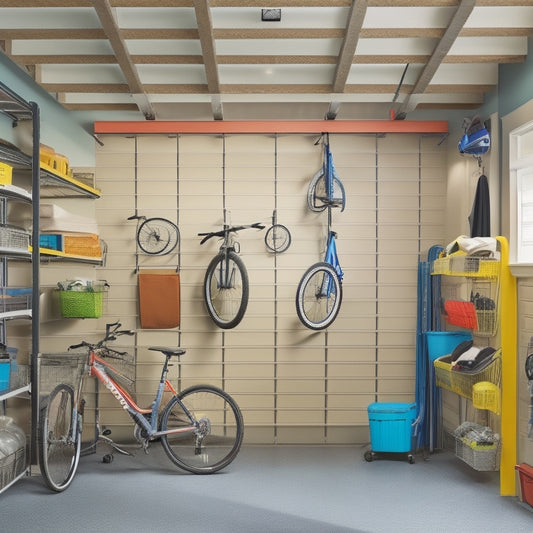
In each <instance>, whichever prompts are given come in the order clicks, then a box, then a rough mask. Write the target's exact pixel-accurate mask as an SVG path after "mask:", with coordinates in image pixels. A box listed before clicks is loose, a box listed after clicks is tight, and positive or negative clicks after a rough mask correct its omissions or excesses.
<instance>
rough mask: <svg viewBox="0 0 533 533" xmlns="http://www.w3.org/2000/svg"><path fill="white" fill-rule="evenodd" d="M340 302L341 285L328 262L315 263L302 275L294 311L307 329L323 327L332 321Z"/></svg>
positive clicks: (335, 316) (337, 311)
mask: <svg viewBox="0 0 533 533" xmlns="http://www.w3.org/2000/svg"><path fill="white" fill-rule="evenodd" d="M341 302H342V285H341V282H340V280H339V276H337V273H336V272H335V269H334V268H333V267H332V266H331V265H330V264H329V263H323V262H321V263H315V264H314V265H312V266H311V267H310V268H309V269H308V270H307V271H306V272H305V274H304V275H303V276H302V279H301V280H300V283H299V284H298V290H297V291H296V312H297V313H298V318H299V319H300V321H301V322H302V324H303V325H304V326H306V327H308V328H309V329H314V330H320V329H325V328H327V327H328V326H329V325H331V324H332V323H333V321H334V320H335V318H337V314H338V313H339V310H340V307H341Z"/></svg>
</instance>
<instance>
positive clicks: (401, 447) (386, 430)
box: [367, 402, 416, 452]
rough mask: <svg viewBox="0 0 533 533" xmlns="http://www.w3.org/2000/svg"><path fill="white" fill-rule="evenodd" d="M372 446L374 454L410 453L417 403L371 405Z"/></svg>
mask: <svg viewBox="0 0 533 533" xmlns="http://www.w3.org/2000/svg"><path fill="white" fill-rule="evenodd" d="M367 410H368V422H369V425H370V445H371V446H372V451H374V452H409V451H411V449H412V441H411V439H412V434H413V429H412V424H413V421H414V419H415V418H416V403H387V402H383V403H381V402H376V403H371V404H370V405H369V406H368V408H367Z"/></svg>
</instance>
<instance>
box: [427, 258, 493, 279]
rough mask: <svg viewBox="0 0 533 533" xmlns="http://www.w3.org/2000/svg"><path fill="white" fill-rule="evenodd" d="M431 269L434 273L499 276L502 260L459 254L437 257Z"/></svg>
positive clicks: (480, 276) (486, 276)
mask: <svg viewBox="0 0 533 533" xmlns="http://www.w3.org/2000/svg"><path fill="white" fill-rule="evenodd" d="M431 270H432V271H431V273H432V274H434V275H435V274H445V275H447V276H463V277H479V278H497V277H498V275H499V273H500V262H499V261H498V260H496V259H490V258H486V257H472V256H469V255H462V254H459V255H451V256H447V257H443V258H440V259H436V260H435V261H433V264H432V269H431Z"/></svg>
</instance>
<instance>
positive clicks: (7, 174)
mask: <svg viewBox="0 0 533 533" xmlns="http://www.w3.org/2000/svg"><path fill="white" fill-rule="evenodd" d="M12 177H13V167H11V166H9V165H7V164H6V163H0V184H1V185H11V180H12Z"/></svg>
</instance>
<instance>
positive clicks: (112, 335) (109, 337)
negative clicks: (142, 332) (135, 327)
mask: <svg viewBox="0 0 533 533" xmlns="http://www.w3.org/2000/svg"><path fill="white" fill-rule="evenodd" d="M120 326H122V324H121V323H120V322H113V323H112V324H106V334H105V337H104V338H103V339H101V340H99V341H98V342H96V343H91V342H87V341H81V342H80V343H79V344H73V345H72V346H69V348H68V349H69V350H74V349H76V348H83V347H87V348H89V349H91V350H95V349H98V348H105V349H106V350H108V351H110V352H114V353H116V354H117V355H126V354H127V352H119V351H117V350H113V349H112V348H108V347H107V346H106V345H105V343H106V342H108V341H114V340H116V339H117V337H120V336H121V335H135V332H134V331H131V330H129V329H124V330H119V329H118V328H120Z"/></svg>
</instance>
